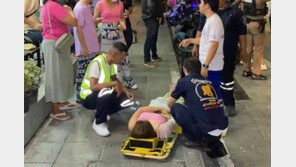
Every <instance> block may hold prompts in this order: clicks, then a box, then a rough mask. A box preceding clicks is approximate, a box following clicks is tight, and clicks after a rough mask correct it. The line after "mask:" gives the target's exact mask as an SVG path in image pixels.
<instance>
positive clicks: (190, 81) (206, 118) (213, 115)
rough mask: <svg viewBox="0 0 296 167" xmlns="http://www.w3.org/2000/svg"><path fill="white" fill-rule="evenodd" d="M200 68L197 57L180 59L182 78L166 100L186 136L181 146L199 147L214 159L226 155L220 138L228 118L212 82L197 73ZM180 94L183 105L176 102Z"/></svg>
mask: <svg viewBox="0 0 296 167" xmlns="http://www.w3.org/2000/svg"><path fill="white" fill-rule="evenodd" d="M200 71H201V64H200V62H199V60H198V59H197V58H195V57H190V58H187V59H186V60H185V61H184V63H183V72H184V74H185V75H186V77H184V78H181V79H179V81H178V83H177V85H176V86H175V88H174V90H173V92H172V94H171V96H170V98H169V100H168V107H169V108H171V115H172V116H173V118H174V119H175V120H176V122H177V124H178V125H180V126H181V127H182V131H183V134H184V135H185V136H186V137H187V138H188V139H189V140H188V141H187V142H186V143H185V145H186V146H188V147H199V148H202V149H203V150H204V151H205V150H206V151H207V155H208V156H209V157H210V158H218V157H222V156H225V155H227V151H226V149H225V147H224V145H223V143H222V142H221V141H220V138H221V134H222V132H223V131H226V130H227V126H228V119H227V117H226V116H225V115H224V111H223V107H222V104H221V103H220V101H219V100H218V97H217V93H216V91H215V89H214V86H213V84H212V82H211V81H209V80H208V79H206V78H204V77H203V76H201V75H200ZM181 96H182V97H184V99H185V105H186V106H184V105H182V104H179V103H176V101H177V100H178V99H179V98H180V97H181Z"/></svg>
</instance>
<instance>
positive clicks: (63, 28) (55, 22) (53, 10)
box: [41, 1, 69, 40]
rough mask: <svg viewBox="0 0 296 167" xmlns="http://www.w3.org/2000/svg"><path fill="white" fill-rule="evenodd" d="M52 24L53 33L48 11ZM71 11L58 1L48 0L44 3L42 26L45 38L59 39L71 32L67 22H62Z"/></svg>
mask: <svg viewBox="0 0 296 167" xmlns="http://www.w3.org/2000/svg"><path fill="white" fill-rule="evenodd" d="M47 9H49V16H50V21H51V26H52V34H51V32H50V26H49V19H48V12H47ZM68 14H69V13H68V12H67V11H66V9H64V7H63V6H62V5H60V4H58V3H57V2H54V1H47V2H46V4H44V5H43V7H42V10H41V15H42V26H43V33H42V36H43V39H54V40H58V39H59V38H60V37H61V36H62V35H63V34H64V33H69V28H68V25H67V24H64V23H62V22H61V20H62V19H63V18H65V17H66V16H67V15H68Z"/></svg>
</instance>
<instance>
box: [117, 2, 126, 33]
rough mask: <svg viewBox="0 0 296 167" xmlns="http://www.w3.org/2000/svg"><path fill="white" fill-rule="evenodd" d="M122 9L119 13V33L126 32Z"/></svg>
mask: <svg viewBox="0 0 296 167" xmlns="http://www.w3.org/2000/svg"><path fill="white" fill-rule="evenodd" d="M123 10H124V8H123V7H122V9H121V12H120V25H121V26H120V27H119V29H120V30H121V31H124V30H126V23H125V18H124V13H123Z"/></svg>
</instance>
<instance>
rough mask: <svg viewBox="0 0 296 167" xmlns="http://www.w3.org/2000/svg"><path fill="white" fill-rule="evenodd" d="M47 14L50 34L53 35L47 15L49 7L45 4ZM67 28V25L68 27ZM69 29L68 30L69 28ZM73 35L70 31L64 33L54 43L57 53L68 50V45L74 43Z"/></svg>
mask: <svg viewBox="0 0 296 167" xmlns="http://www.w3.org/2000/svg"><path fill="white" fill-rule="evenodd" d="M47 14H48V19H49V27H50V34H51V36H53V33H52V26H51V21H50V16H49V9H48V6H47ZM68 28H69V27H68ZM69 31H70V30H69ZM74 41H75V40H74V37H73V36H72V35H71V34H70V33H64V34H63V35H62V36H61V37H60V38H59V39H58V40H57V41H56V42H55V44H54V47H55V48H56V50H57V51H58V52H59V53H67V52H69V51H70V47H71V46H72V45H73V44H74Z"/></svg>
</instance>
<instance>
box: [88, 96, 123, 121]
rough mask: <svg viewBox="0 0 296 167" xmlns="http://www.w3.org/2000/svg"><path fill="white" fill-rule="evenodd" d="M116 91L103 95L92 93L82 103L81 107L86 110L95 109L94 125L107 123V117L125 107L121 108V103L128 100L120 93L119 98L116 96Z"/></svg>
mask: <svg viewBox="0 0 296 167" xmlns="http://www.w3.org/2000/svg"><path fill="white" fill-rule="evenodd" d="M116 95H117V93H116V91H115V90H114V91H112V92H111V90H110V91H109V90H108V91H105V92H104V94H103V95H100V92H92V94H90V95H88V96H87V97H86V99H85V100H84V101H83V106H84V107H85V108H87V109H90V110H94V109H96V110H97V112H96V115H95V116H96V124H100V123H103V122H106V121H107V115H111V114H114V113H116V112H118V111H120V110H122V109H124V108H125V107H122V106H121V103H122V102H123V101H125V100H128V98H127V96H126V94H125V93H121V95H120V96H119V97H117V96H116Z"/></svg>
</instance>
